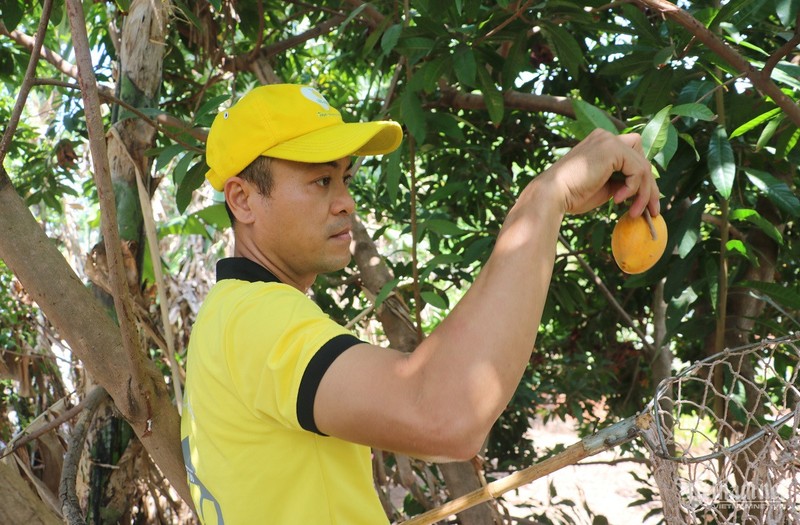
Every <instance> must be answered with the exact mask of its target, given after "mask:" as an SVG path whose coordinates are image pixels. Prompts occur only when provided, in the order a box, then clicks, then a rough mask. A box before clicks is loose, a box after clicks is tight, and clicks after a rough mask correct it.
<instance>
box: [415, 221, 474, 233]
mask: <svg viewBox="0 0 800 525" xmlns="http://www.w3.org/2000/svg"><path fill="white" fill-rule="evenodd" d="M422 224H423V227H424V228H426V229H428V230H431V231H432V232H436V233H438V234H439V235H447V236H459V235H463V234H464V230H462V229H461V228H460V227H459V226H458V225H457V224H456V223H454V222H452V221H448V220H447V219H428V220H427V221H425V222H423V223H422Z"/></svg>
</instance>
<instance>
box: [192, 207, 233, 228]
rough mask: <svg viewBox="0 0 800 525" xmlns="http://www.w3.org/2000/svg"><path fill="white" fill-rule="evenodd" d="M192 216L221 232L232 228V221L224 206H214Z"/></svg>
mask: <svg viewBox="0 0 800 525" xmlns="http://www.w3.org/2000/svg"><path fill="white" fill-rule="evenodd" d="M192 215H194V216H195V217H197V218H199V219H201V220H202V221H203V222H205V223H206V224H209V225H211V226H213V227H214V228H216V229H217V230H220V231H222V230H225V229H226V228H230V226H231V219H230V217H228V212H227V211H226V210H225V205H224V204H212V205H211V206H207V207H205V208H203V209H202V210H199V211H196V212H195V213H193V214H192Z"/></svg>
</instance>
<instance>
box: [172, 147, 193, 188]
mask: <svg viewBox="0 0 800 525" xmlns="http://www.w3.org/2000/svg"><path fill="white" fill-rule="evenodd" d="M196 156H197V153H195V152H193V151H187V152H186V153H185V154H184V155H183V157H181V160H179V161H178V162H177V163H176V164H175V169H174V170H172V180H173V181H174V182H175V185H176V186H180V185H181V183H182V182H183V179H184V177H186V172H187V171H188V170H189V166H190V165H191V163H192V160H193V159H194V158H195V157H196Z"/></svg>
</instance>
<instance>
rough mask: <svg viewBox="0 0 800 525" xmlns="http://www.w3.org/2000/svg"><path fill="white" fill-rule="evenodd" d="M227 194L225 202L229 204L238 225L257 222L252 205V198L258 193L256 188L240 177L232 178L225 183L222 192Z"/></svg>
mask: <svg viewBox="0 0 800 525" xmlns="http://www.w3.org/2000/svg"><path fill="white" fill-rule="evenodd" d="M222 191H223V192H224V193H225V202H227V203H228V208H230V210H231V213H233V216H234V217H236V222H237V223H242V224H250V223H252V222H253V221H254V220H255V215H254V213H253V209H252V207H251V203H250V197H252V196H253V194H254V193H256V190H255V188H254V187H253V186H252V185H251V184H250V183H248V182H247V181H245V180H244V179H241V178H239V177H231V178H229V179H228V180H226V181H225V187H224V188H223V190H222Z"/></svg>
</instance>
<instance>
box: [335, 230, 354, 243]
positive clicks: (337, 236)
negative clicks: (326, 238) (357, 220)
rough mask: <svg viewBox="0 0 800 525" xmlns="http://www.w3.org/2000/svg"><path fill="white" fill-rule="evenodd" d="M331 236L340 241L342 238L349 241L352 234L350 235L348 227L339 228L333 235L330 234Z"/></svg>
mask: <svg viewBox="0 0 800 525" xmlns="http://www.w3.org/2000/svg"><path fill="white" fill-rule="evenodd" d="M331 238H332V239H336V240H340V241H343V240H348V241H349V240H350V239H351V238H352V236H351V235H350V228H345V229H343V230H340V231H339V232H338V233H334V234H333V235H331Z"/></svg>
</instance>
